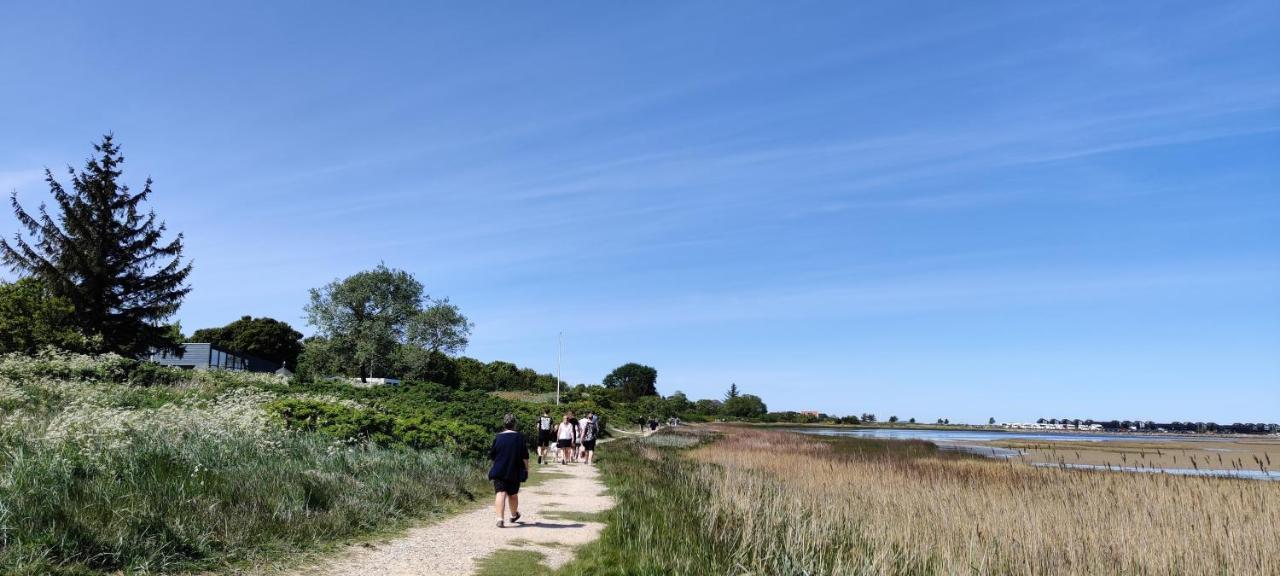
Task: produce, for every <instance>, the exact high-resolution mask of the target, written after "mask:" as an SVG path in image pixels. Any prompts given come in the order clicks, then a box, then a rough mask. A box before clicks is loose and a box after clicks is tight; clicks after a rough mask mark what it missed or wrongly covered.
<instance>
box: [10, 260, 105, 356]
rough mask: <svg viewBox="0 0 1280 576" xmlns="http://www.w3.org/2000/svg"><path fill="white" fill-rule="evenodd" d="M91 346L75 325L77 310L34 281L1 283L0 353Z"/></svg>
mask: <svg viewBox="0 0 1280 576" xmlns="http://www.w3.org/2000/svg"><path fill="white" fill-rule="evenodd" d="M90 345H91V343H90V342H89V341H88V340H87V339H86V338H85V337H84V335H83V334H81V333H80V331H79V329H78V328H77V327H76V323H75V307H74V306H72V305H71V302H70V301H69V300H67V299H65V298H60V297H58V296H54V295H53V294H52V292H50V290H49V288H48V287H47V286H45V284H44V283H43V282H41V281H39V280H37V279H35V278H22V279H20V280H18V281H17V282H13V283H2V284H0V354H7V353H10V352H23V353H27V354H34V353H36V352H37V351H39V350H41V349H43V348H46V347H54V348H61V349H64V350H84V349H86V348H88V347H90Z"/></svg>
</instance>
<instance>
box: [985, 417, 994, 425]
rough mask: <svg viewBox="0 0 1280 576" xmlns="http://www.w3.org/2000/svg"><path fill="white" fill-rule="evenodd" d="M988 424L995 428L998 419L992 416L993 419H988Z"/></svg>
mask: <svg viewBox="0 0 1280 576" xmlns="http://www.w3.org/2000/svg"><path fill="white" fill-rule="evenodd" d="M987 424H989V425H991V426H995V424H996V417H995V416H992V417H990V418H988V419H987Z"/></svg>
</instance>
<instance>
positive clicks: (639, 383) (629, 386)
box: [602, 362, 658, 400]
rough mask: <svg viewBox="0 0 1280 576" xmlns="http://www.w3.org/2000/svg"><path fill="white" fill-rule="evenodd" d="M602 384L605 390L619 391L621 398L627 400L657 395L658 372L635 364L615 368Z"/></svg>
mask: <svg viewBox="0 0 1280 576" xmlns="http://www.w3.org/2000/svg"><path fill="white" fill-rule="evenodd" d="M602 383H603V384H604V385H605V387H607V388H617V389H618V390H621V391H622V395H623V397H624V398H626V399H628V400H635V399H636V398H640V397H641V396H657V395H658V387H657V384H658V371H657V370H656V369H654V368H652V367H650V366H645V365H643V364H636V363H635V362H631V363H628V364H623V365H622V366H619V367H617V368H616V369H614V371H613V372H610V373H609V375H608V376H605V377H604V381H603V382H602Z"/></svg>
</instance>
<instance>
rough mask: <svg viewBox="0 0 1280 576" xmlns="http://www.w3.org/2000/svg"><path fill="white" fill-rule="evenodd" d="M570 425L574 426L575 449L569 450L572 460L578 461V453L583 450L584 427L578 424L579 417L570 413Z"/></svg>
mask: <svg viewBox="0 0 1280 576" xmlns="http://www.w3.org/2000/svg"><path fill="white" fill-rule="evenodd" d="M569 423H570V424H572V425H573V448H570V449H569V455H570V460H571V461H573V462H577V461H578V451H579V449H581V448H582V425H581V424H580V423H579V422H578V417H577V416H574V415H573V412H570V413H569Z"/></svg>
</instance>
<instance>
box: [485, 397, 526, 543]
mask: <svg viewBox="0 0 1280 576" xmlns="http://www.w3.org/2000/svg"><path fill="white" fill-rule="evenodd" d="M489 458H491V459H493V466H492V467H491V468H489V479H490V480H493V494H494V497H493V509H494V511H495V512H497V513H498V527H499V528H502V527H503V526H504V524H503V522H502V514H503V512H504V509H505V508H506V505H507V503H510V504H511V521H512V522H517V521H519V520H520V497H519V496H518V495H519V494H520V483H521V482H524V481H525V480H528V479H529V447H528V446H527V445H526V444H525V440H524V434H521V433H519V432H517V431H516V417H515V415H514V414H507V415H506V416H504V417H503V418H502V432H499V433H498V435H497V436H496V437H494V439H493V447H492V448H490V449H489Z"/></svg>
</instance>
